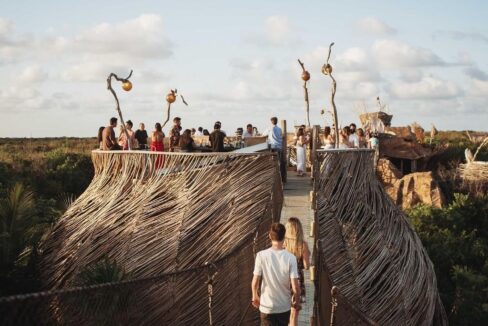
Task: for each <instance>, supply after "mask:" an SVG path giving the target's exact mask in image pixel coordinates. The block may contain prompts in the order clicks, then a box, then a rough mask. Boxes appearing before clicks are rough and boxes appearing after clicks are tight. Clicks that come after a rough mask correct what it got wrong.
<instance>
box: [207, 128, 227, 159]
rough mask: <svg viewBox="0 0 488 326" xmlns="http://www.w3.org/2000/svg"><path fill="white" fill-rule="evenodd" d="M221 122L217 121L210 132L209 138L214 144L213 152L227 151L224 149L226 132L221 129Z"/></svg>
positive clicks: (211, 143) (212, 144)
mask: <svg viewBox="0 0 488 326" xmlns="http://www.w3.org/2000/svg"><path fill="white" fill-rule="evenodd" d="M220 126H221V125H220V123H217V122H216V123H215V125H214V131H212V133H211V134H210V137H209V140H210V145H211V146H212V152H225V149H224V139H225V134H224V133H223V132H222V131H220Z"/></svg>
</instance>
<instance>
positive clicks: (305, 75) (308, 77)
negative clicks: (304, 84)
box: [302, 70, 310, 81]
mask: <svg viewBox="0 0 488 326" xmlns="http://www.w3.org/2000/svg"><path fill="white" fill-rule="evenodd" d="M309 79H310V73H309V72H308V71H306V70H305V71H303V72H302V80H304V81H308V80H309Z"/></svg>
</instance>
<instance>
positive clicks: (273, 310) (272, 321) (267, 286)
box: [251, 223, 301, 326]
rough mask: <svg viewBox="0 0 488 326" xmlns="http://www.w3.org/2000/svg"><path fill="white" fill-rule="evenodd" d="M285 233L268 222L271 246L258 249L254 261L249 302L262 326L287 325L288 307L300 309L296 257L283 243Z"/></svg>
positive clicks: (282, 228) (279, 227) (281, 225)
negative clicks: (257, 312)
mask: <svg viewBox="0 0 488 326" xmlns="http://www.w3.org/2000/svg"><path fill="white" fill-rule="evenodd" d="M285 233H286V229H285V226H284V225H283V224H281V223H273V224H271V228H270V230H269V238H270V239H271V247H270V248H268V249H265V250H262V251H260V252H258V253H257V255H256V260H255V263H254V272H253V274H254V276H253V279H252V283H251V289H252V305H253V306H254V307H255V308H258V309H259V311H260V317H261V325H262V326H263V325H264V326H287V325H288V323H289V321H290V310H291V308H294V309H295V310H297V311H299V310H300V309H301V304H300V300H299V298H300V295H301V293H300V285H299V281H298V278H299V275H298V268H297V258H296V257H295V256H294V255H293V254H292V253H290V252H289V251H287V250H286V249H285V248H284V246H283V241H284V240H285ZM260 284H261V286H260ZM290 288H291V289H292V291H290ZM259 290H261V295H259ZM292 293H293V298H295V300H294V302H292Z"/></svg>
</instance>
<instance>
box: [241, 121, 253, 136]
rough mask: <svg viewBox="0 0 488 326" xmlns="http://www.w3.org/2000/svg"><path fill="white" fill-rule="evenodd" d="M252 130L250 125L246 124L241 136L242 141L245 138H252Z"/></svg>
mask: <svg viewBox="0 0 488 326" xmlns="http://www.w3.org/2000/svg"><path fill="white" fill-rule="evenodd" d="M252 133H253V129H252V124H250V123H249V124H248V125H247V126H246V131H244V133H243V134H242V139H246V138H251V137H253V134H252Z"/></svg>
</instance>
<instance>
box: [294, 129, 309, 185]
mask: <svg viewBox="0 0 488 326" xmlns="http://www.w3.org/2000/svg"><path fill="white" fill-rule="evenodd" d="M296 137H297V145H296V149H297V174H298V176H300V177H301V176H304V175H305V171H306V166H305V160H306V151H307V139H306V138H305V132H304V130H303V128H299V129H298V131H297V136H296Z"/></svg>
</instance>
